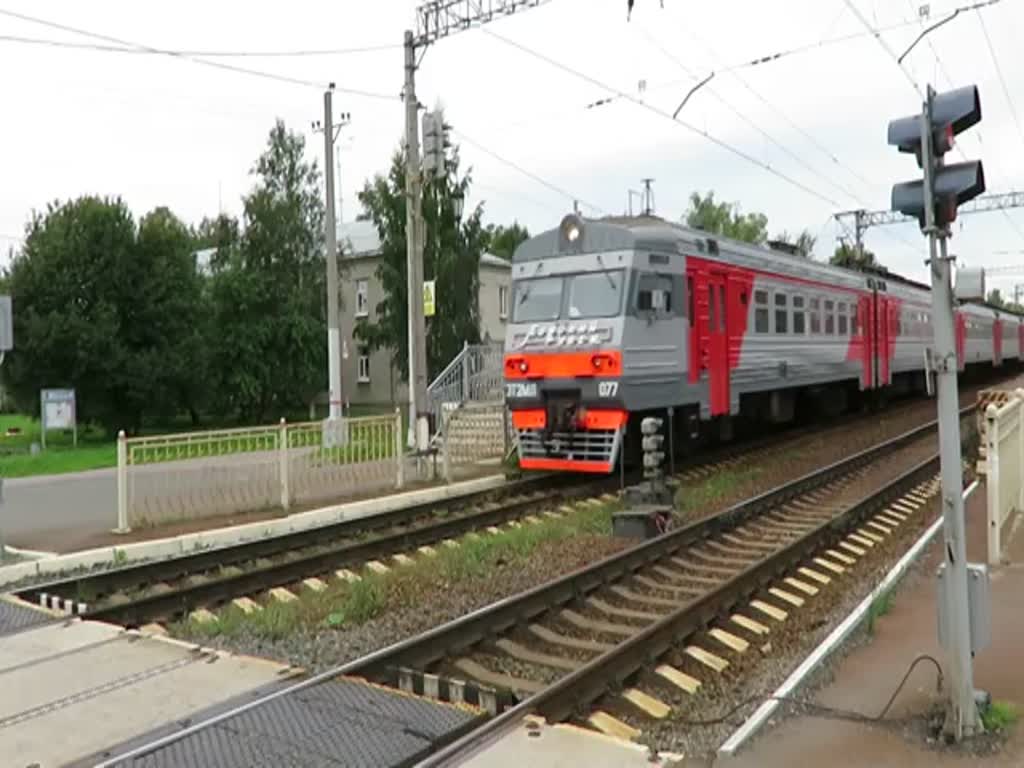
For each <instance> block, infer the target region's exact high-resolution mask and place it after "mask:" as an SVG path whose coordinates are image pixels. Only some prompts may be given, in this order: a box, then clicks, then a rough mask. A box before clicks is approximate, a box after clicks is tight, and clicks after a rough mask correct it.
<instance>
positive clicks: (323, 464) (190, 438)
mask: <svg viewBox="0 0 1024 768" xmlns="http://www.w3.org/2000/svg"><path fill="white" fill-rule="evenodd" d="M340 427H341V428H340V429H339V425H338V424H337V423H334V424H332V423H331V422H326V421H314V422H302V423H296V424H289V423H287V422H286V421H285V420H284V419H282V420H281V422H280V423H279V424H275V425H271V426H265V427H252V428H246V429H221V430H210V431H204V432H187V433H182V434H172V435H159V436H153V437H133V438H128V437H126V436H125V434H124V432H121V433H120V434H119V435H118V441H117V530H118V531H122V532H123V531H128V530H130V529H131V528H132V526H139V525H156V524H167V523H177V522H184V521H188V520H195V519H200V518H208V517H217V516H223V515H232V514H242V513H246V512H258V511H263V510H282V511H285V512H287V511H288V510H289V509H291V508H292V506H294V505H296V504H308V503H315V502H319V501H327V500H332V499H340V498H344V497H351V496H353V495H356V494H363V493H372V492H379V491H381V490H385V489H387V488H389V487H397V488H401V487H402V485H403V484H404V474H405V447H404V445H403V434H402V417H401V413H400V412H399V411H398V410H396V411H395V413H394V414H388V415H385V416H370V417H360V418H347V419H344V421H343V422H341V425H340Z"/></svg>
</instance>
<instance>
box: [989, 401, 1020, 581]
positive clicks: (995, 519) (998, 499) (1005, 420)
mask: <svg viewBox="0 0 1024 768" xmlns="http://www.w3.org/2000/svg"><path fill="white" fill-rule="evenodd" d="M984 445H985V463H984V467H985V474H986V488H987V495H988V499H987V504H988V562H989V564H990V565H997V564H998V563H999V561H1000V558H1001V553H1002V540H1003V529H1004V528H1005V527H1006V523H1007V521H1008V520H1009V519H1010V517H1011V516H1012V515H1013V514H1014V513H1015V512H1016V513H1019V512H1020V511H1021V510H1024V389H1018V390H1016V391H1015V392H1014V393H1013V394H1012V397H1011V398H1010V399H1009V400H1008V401H1007V402H1005V403H1004V404H1003V405H999V406H997V405H994V404H993V405H989V406H988V407H987V408H985V430H984Z"/></svg>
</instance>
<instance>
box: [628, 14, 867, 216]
mask: <svg viewBox="0 0 1024 768" xmlns="http://www.w3.org/2000/svg"><path fill="white" fill-rule="evenodd" d="M640 32H641V34H643V35H644V37H646V38H647V39H648V40H649V41H650V42H651V43H652V44H653V45H654V47H655V48H657V49H658V50H659V51H660V52H661V53H662V55H663V56H665V58H667V59H669V60H670V61H672V62H673V63H675V65H676V66H678V67H679V68H680V69H681V70H682V71H683V72H685V73H686V74H688V75H689V76H690V77H692V78H693V79H694V80H699V79H700V78H699V77H697V75H695V74H694V73H693V71H692V70H691V69H690V68H689V67H687V66H686V65H685V64H683V62H682V61H681V60H680V59H679V58H678V57H676V56H675V55H674V54H672V53H670V52H669V51H668V50H666V49H665V47H664V46H663V45H662V44H661V43H659V42H658V41H657V40H656V39H655V38H654V36H653V35H651V34H650V33H649V32H648V31H647V30H646V29H642V28H641V29H640ZM706 90H707V91H708V92H709V93H710V94H711V95H712V96H713V97H714V98H715V99H717V100H718V101H719V102H721V103H722V104H723V105H724V106H725V107H726V108H727V109H728V110H730V111H731V112H732V113H733V114H734V115H736V116H737V117H738V118H739V119H740V120H742V121H743V122H744V123H746V124H747V125H749V126H750V127H751V128H753V129H754V130H755V131H757V132H758V133H759V134H761V136H763V137H764V138H765V140H766V141H768V142H770V143H771V144H773V145H774V146H776V147H777V148H778V149H779V150H780V151H782V152H783V153H785V154H786V155H788V156H789V157H790V158H792V159H793V160H794V161H795V162H796V163H797V164H798V165H800V166H802V167H803V168H805V169H806V170H807V171H808V172H810V173H811V174H812V175H814V176H816V177H817V178H818V179H820V180H822V181H824V182H825V183H826V184H829V185H830V186H832V187H834V188H835V189H837V190H839V191H840V192H841V193H843V194H844V195H846V196H847V197H849V198H851V199H853V200H859V198H858V196H857V195H856V194H854V193H853V192H851V191H850V190H849V189H848V188H846V187H844V186H842V185H841V184H839V183H838V182H836V181H834V180H832V179H830V178H829V177H828V176H826V175H825V174H823V173H821V172H820V171H818V169H816V168H815V167H814V166H812V165H811V164H810V163H808V162H807V161H806V160H804V159H803V158H802V157H800V155H798V154H797V153H796V152H794V151H793V150H791V149H789V147H787V146H785V145H784V144H783V143H782V142H781V141H779V140H778V139H776V138H775V137H774V136H772V135H771V134H770V133H768V132H767V131H766V130H764V129H763V128H762V127H761V126H760V125H758V124H757V123H756V122H755V121H754V120H752V119H751V118H749V117H747V116H746V115H745V114H743V113H742V112H741V111H740V110H739V109H737V108H736V107H735V106H734V105H733V104H731V103H730V102H729V101H727V100H726V99H725V97H723V96H722V95H721V94H720V93H718V91H716V90H715V89H714V88H713V87H708V88H707V89H706Z"/></svg>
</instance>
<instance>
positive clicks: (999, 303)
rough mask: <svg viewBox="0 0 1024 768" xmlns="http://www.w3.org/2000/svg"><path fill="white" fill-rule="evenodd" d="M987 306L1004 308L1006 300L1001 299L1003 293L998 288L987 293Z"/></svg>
mask: <svg viewBox="0 0 1024 768" xmlns="http://www.w3.org/2000/svg"><path fill="white" fill-rule="evenodd" d="M986 300H987V301H988V303H989V304H991V305H992V306H993V307H1006V306H1007V302H1006V299H1004V298H1003V292H1002V291H1000V290H999V289H998V288H993V289H992V290H991V291H989V292H988V298H987V299H986Z"/></svg>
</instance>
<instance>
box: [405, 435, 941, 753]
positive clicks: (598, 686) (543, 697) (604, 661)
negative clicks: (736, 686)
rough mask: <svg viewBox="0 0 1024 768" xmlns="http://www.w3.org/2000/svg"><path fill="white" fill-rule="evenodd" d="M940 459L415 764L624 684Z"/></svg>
mask: <svg viewBox="0 0 1024 768" xmlns="http://www.w3.org/2000/svg"><path fill="white" fill-rule="evenodd" d="M938 466H939V455H938V452H937V451H936V453H935V455H934V456H932V457H930V458H928V459H925V460H924V461H922V462H920V463H919V464H917V465H916V466H914V467H912V468H911V469H910V470H908V471H906V472H904V473H903V474H902V475H900V477H898V478H896V479H895V480H893V481H892V482H890V483H888V484H887V485H886V486H885V487H883V488H881V489H879V490H877V491H875V492H874V493H871V494H869V495H868V496H866V497H864V498H862V499H861V500H860V501H858V502H856V503H855V504H853V505H852V506H851V507H849V508H848V509H847V510H846V511H844V512H842V513H840V514H839V515H838V516H837V517H835V518H833V519H832V520H829V521H826V522H824V523H822V524H821V525H819V526H818V527H817V528H815V529H814V530H812V531H810V532H808V533H807V534H805V535H804V536H801V537H800V538H799V539H797V540H795V541H794V542H792V543H790V544H788V545H786V546H784V547H782V548H781V549H779V550H778V551H777V552H775V553H773V554H771V555H769V556H768V557H767V558H765V559H763V560H761V561H759V562H757V563H755V564H753V565H751V566H750V567H749V568H747V569H746V570H744V571H743V572H742V573H740V574H739V575H737V576H735V577H734V578H732V579H730V580H729V581H727V582H725V583H724V584H722V585H721V586H720V587H717V588H715V589H713V590H711V591H709V592H707V593H705V594H703V595H701V596H700V597H698V598H695V599H694V600H692V601H690V602H689V603H687V604H685V605H683V606H681V607H680V608H678V609H677V610H675V611H673V612H672V613H671V614H669V615H667V616H665V617H664V618H662V619H660V620H658V621H657V622H656V623H654V624H652V625H650V626H649V627H645V628H643V629H641V630H639V631H638V632H637V634H635V635H633V636H632V637H630V638H628V639H626V640H624V641H623V642H621V643H619V644H618V645H616V646H615V647H614V648H613V649H611V650H609V651H607V652H605V653H604V654H602V655H600V656H598V657H596V658H594V659H593V660H591V661H589V662H588V663H587V664H585V665H584V666H582V667H580V668H579V669H577V670H575V671H574V672H571V673H569V674H567V675H566V676H565V677H563V678H561V679H559V680H558V681H557V682H555V683H553V684H551V685H550V686H548V687H546V688H545V689H543V690H542V691H539V692H538V693H535V694H533V695H532V696H530V697H528V698H527V699H524V700H523V701H522V702H521V703H519V704H518V705H516V706H514V707H512V708H510V709H507V710H505V711H504V712H502V713H501V714H499V715H498V716H496V717H494V718H492V719H491V720H489V721H487V722H486V723H485V724H484V725H482V726H480V727H479V728H477V729H476V730H474V731H471V732H470V733H468V734H466V735H465V736H463V737H462V738H460V739H458V740H456V741H455V742H453V743H452V744H450V745H449V746H448V747H445V748H443V749H442V750H440V751H438V752H436V753H435V754H434V755H433V756H431V757H430V758H428V759H427V760H425V761H423V762H421V763H419V764H418V766H419V768H441V766H448V765H456V764H457V763H455V762H452V761H453V760H460V761H461V760H463V759H465V757H467V753H468V752H471V751H476V750H479V749H480V748H481V746H482V745H483V744H486V743H488V742H490V741H491V740H492V739H493V738H494V737H496V736H499V735H500V734H501V733H503V732H504V731H505V730H506V729H508V728H509V727H510V726H511V725H512V724H514V723H516V722H517V721H519V720H521V719H522V718H523V717H524V716H526V715H530V714H539V715H541V716H543V717H545V718H546V719H547V720H549V721H552V722H559V721H562V720H565V719H567V718H569V717H570V716H572V715H573V714H574V713H576V712H578V711H581V710H585V709H586V708H587V707H588V706H589V705H590V704H592V703H593V702H594V701H596V700H597V699H599V698H600V697H601V696H603V695H605V694H606V693H608V692H609V691H612V690H615V689H616V688H617V687H619V686H621V685H622V684H624V683H625V682H626V681H627V680H628V679H629V678H631V677H632V676H633V675H635V674H637V673H638V672H640V671H641V670H642V669H643V668H644V667H646V666H648V665H649V664H650V663H651V662H653V661H654V660H656V659H658V658H659V657H661V656H662V655H664V654H665V653H666V652H668V651H669V650H670V649H671V648H672V647H674V646H676V645H678V644H679V643H680V642H684V641H685V640H686V638H687V637H690V636H692V635H694V634H696V633H698V632H700V631H702V630H704V629H706V628H707V627H708V626H709V624H710V623H711V622H712V621H714V619H716V618H717V617H718V616H721V615H723V614H724V613H727V612H728V611H729V610H730V609H732V608H733V607H735V606H736V605H737V604H739V603H741V602H744V601H746V600H748V599H749V598H750V597H752V596H753V595H755V594H757V593H758V592H759V591H761V590H762V589H764V588H765V587H766V586H767V585H769V584H771V583H772V582H774V581H775V580H776V579H777V578H778V577H779V576H781V575H782V574H784V573H787V572H789V571H791V570H792V569H793V568H794V567H796V566H797V565H798V564H799V563H801V562H804V561H806V560H807V558H808V557H810V556H812V555H813V554H814V553H816V552H820V551H821V550H822V549H825V548H827V547H828V546H830V545H831V544H834V543H835V542H838V541H839V540H840V539H841V538H842V537H843V535H844V534H845V533H846V532H848V531H849V530H851V529H853V528H855V527H856V526H857V525H858V523H860V522H861V521H862V520H864V519H865V518H866V517H868V516H870V515H871V514H872V513H874V512H876V511H878V510H879V509H883V508H884V507H885V506H886V505H887V504H888V503H889V502H891V501H892V500H894V499H897V498H899V497H900V496H901V495H902V494H903V493H905V492H906V490H907V489H909V488H911V487H913V486H914V485H915V484H917V483H919V482H920V481H922V480H924V479H926V478H928V477H932V476H934V474H935V472H936V471H937V470H938Z"/></svg>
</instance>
